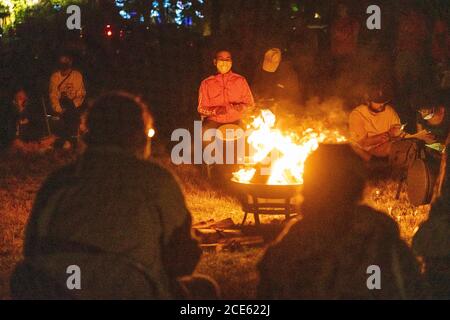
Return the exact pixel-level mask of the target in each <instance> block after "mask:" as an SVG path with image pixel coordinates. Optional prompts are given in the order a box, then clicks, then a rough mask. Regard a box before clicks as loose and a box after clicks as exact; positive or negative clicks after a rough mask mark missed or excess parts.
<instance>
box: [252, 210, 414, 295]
mask: <svg viewBox="0 0 450 320" xmlns="http://www.w3.org/2000/svg"><path fill="white" fill-rule="evenodd" d="M345 220H346V221H341V223H342V224H341V227H338V224H337V223H336V221H328V222H326V221H324V220H323V219H319V218H317V219H311V218H307V217H305V218H304V219H303V220H301V221H300V222H297V223H296V224H294V225H292V226H291V227H290V228H288V229H287V230H286V231H285V232H284V233H283V235H282V237H280V239H279V240H278V241H276V242H275V243H274V244H273V245H272V246H270V247H269V248H268V250H267V252H266V254H265V256H264V258H263V259H262V261H261V262H260V264H259V271H260V277H261V280H260V285H259V288H258V295H259V297H260V298H263V299H401V298H407V299H414V298H419V297H422V284H423V283H422V281H421V278H420V273H419V268H418V264H417V261H416V260H415V258H414V256H413V255H412V254H411V252H410V250H409V249H408V247H407V245H406V244H405V243H404V242H403V241H402V240H401V239H400V236H399V231H398V228H397V226H396V224H395V222H394V221H393V220H392V219H390V218H389V217H388V216H386V215H385V214H383V213H381V212H377V211H375V210H373V209H371V208H369V207H366V206H360V207H356V208H355V209H354V212H353V214H352V215H348V216H346V219H345ZM371 265H376V266H379V267H380V269H381V290H369V289H368V287H367V280H368V278H369V276H370V274H368V273H367V269H368V267H369V266H371Z"/></svg>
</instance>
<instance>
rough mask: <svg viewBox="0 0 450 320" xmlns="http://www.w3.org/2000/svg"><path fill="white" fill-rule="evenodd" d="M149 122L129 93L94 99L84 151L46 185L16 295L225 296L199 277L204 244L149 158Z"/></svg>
mask: <svg viewBox="0 0 450 320" xmlns="http://www.w3.org/2000/svg"><path fill="white" fill-rule="evenodd" d="M151 125H152V118H151V115H150V114H149V112H148V110H147V106H146V105H144V104H143V103H142V102H140V100H139V99H138V98H136V97H134V96H131V95H129V94H126V93H120V92H119V93H110V94H107V95H104V96H102V97H100V98H99V99H98V100H97V101H96V102H95V103H94V105H93V106H92V109H91V110H90V112H89V115H88V119H87V129H88V132H87V134H86V137H85V138H86V142H87V150H86V152H85V153H84V154H83V155H82V156H81V158H80V159H79V160H78V161H77V162H75V163H74V164H70V165H68V166H66V167H64V168H61V169H60V170H58V171H56V172H55V173H53V174H52V175H51V176H50V177H49V178H48V179H47V181H46V182H45V183H44V185H43V186H42V187H41V189H40V191H39V192H38V195H37V198H36V200H35V203H34V207H33V210H32V213H31V216H30V219H29V221H28V224H27V227H26V234H25V243H24V262H22V263H20V264H19V265H18V266H17V268H16V271H15V273H14V275H13V277H12V280H11V288H12V296H13V297H14V298H22V299H37V298H44V299H61V298H69V299H70V298H74V299H174V298H191V299H195V298H198V297H203V298H205V297H207V298H214V297H216V296H217V295H216V294H215V293H216V290H215V288H216V287H215V285H214V284H213V282H211V281H209V280H208V279H206V278H205V277H192V276H191V274H192V272H193V271H194V269H195V267H196V265H197V263H198V262H199V259H200V255H201V250H200V248H199V246H198V243H197V241H196V240H195V239H194V238H193V236H192V234H191V219H192V218H191V214H190V212H189V211H188V209H187V208H186V205H185V202H184V197H183V194H182V192H181V190H180V187H179V185H178V183H177V181H176V180H175V179H174V177H173V176H172V175H171V174H170V173H169V172H168V171H166V170H165V169H163V168H161V167H160V166H158V165H156V164H154V163H152V162H150V161H149V160H148V157H149V150H150V149H149V138H148V136H147V132H148V130H149V129H150V128H151ZM70 265H75V266H78V267H79V268H80V269H81V271H82V274H81V278H82V290H68V288H67V286H66V281H68V280H67V279H68V277H69V276H70V275H68V274H67V273H66V268H67V266H70ZM49 279H51V280H49ZM191 289H192V290H191Z"/></svg>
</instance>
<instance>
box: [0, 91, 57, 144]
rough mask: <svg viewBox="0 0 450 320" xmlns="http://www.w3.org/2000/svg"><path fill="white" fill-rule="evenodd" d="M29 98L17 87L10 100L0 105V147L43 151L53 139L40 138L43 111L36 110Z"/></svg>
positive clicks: (25, 92)
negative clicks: (43, 139)
mask: <svg viewBox="0 0 450 320" xmlns="http://www.w3.org/2000/svg"><path fill="white" fill-rule="evenodd" d="M30 100H31V99H30V97H29V96H28V93H27V91H26V90H25V89H24V88H23V87H19V88H18V89H16V90H14V94H13V95H12V99H11V102H9V103H5V104H4V105H2V106H1V111H0V114H1V117H0V149H8V148H11V149H13V150H16V151H20V152H33V151H43V150H46V149H48V148H49V147H50V144H51V142H52V141H54V140H52V139H50V140H51V141H50V140H45V141H42V140H41V138H42V137H43V136H44V128H43V119H44V117H43V113H41V112H38V111H37V110H36V106H35V105H33V102H32V101H30ZM41 142H42V143H41ZM41 148H42V149H41Z"/></svg>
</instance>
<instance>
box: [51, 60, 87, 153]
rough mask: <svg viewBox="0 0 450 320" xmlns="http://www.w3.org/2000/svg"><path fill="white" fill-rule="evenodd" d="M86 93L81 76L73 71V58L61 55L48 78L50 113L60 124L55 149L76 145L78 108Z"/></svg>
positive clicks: (78, 121)
mask: <svg viewBox="0 0 450 320" xmlns="http://www.w3.org/2000/svg"><path fill="white" fill-rule="evenodd" d="M85 96H86V91H85V88H84V80H83V75H82V74H81V73H80V72H79V71H78V70H75V69H73V58H72V56H71V55H70V54H69V53H65V52H64V53H62V54H60V55H59V58H58V70H57V71H55V72H54V73H53V74H52V75H51V77H50V85H49V97H50V104H51V107H52V109H53V110H52V111H53V113H54V114H56V115H58V116H59V118H60V122H59V123H58V125H57V127H56V131H57V135H58V136H59V137H60V139H59V140H58V143H57V144H56V146H57V147H60V146H62V145H64V143H67V144H68V145H69V146H73V145H75V144H76V141H77V137H78V126H79V124H80V108H81V107H82V105H83V102H84V98H85Z"/></svg>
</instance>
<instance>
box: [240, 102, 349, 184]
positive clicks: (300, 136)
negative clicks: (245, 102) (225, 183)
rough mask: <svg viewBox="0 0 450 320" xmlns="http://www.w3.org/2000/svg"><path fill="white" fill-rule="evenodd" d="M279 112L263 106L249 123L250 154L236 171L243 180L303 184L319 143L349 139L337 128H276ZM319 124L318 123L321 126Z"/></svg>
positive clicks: (244, 181) (246, 181) (245, 181)
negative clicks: (306, 162)
mask: <svg viewBox="0 0 450 320" xmlns="http://www.w3.org/2000/svg"><path fill="white" fill-rule="evenodd" d="M276 122H277V119H276V116H275V115H274V114H273V113H272V112H271V111H270V110H267V109H263V110H261V112H260V114H258V115H257V116H254V117H253V118H252V121H251V122H250V123H249V124H248V128H247V129H250V131H251V133H250V134H249V135H248V139H247V142H248V144H249V147H250V150H249V156H248V157H247V159H246V163H245V165H244V167H243V168H241V169H239V170H238V171H236V172H234V173H233V178H234V180H236V181H237V182H240V183H250V182H255V180H257V181H258V182H259V181H261V177H264V176H265V177H266V178H265V179H264V182H265V183H266V184H268V185H287V184H303V170H304V164H305V161H306V159H307V158H308V156H309V155H310V154H311V153H312V152H313V151H314V150H316V149H317V148H318V147H319V144H320V143H344V142H346V141H347V139H346V137H345V136H343V135H342V134H341V133H340V132H339V131H337V130H327V129H320V131H319V130H317V129H313V128H307V129H305V130H302V131H300V132H296V131H295V130H287V131H286V130H282V129H279V128H277V125H276V124H277V123H276ZM318 127H319V126H318Z"/></svg>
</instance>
